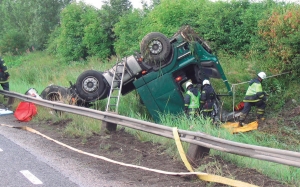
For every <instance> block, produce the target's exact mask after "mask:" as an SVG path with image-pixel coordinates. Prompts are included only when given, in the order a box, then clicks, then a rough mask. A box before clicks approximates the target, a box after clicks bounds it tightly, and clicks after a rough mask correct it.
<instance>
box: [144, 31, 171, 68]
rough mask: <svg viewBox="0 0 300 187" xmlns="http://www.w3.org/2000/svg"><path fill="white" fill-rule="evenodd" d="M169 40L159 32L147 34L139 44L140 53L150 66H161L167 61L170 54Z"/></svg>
mask: <svg viewBox="0 0 300 187" xmlns="http://www.w3.org/2000/svg"><path fill="white" fill-rule="evenodd" d="M171 49H172V48H171V43H170V40H169V39H168V38H167V37H166V36H165V35H163V34H161V33H159V32H151V33H149V34H147V35H146V36H145V37H144V38H143V40H142V42H141V45H140V50H141V53H142V55H143V57H144V59H145V60H146V61H147V62H148V63H147V65H150V66H158V65H160V66H162V65H164V64H165V63H168V60H169V59H168V57H170V56H171V55H170V54H171V52H172V50H171Z"/></svg>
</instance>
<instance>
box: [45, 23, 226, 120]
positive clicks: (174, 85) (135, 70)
mask: <svg viewBox="0 0 300 187" xmlns="http://www.w3.org/2000/svg"><path fill="white" fill-rule="evenodd" d="M120 64H124V65H125V67H126V69H125V74H124V77H123V81H122V82H123V84H122V95H125V94H127V93H129V92H131V91H133V90H137V92H138V94H139V96H140V98H141V100H142V103H143V104H144V105H145V107H146V108H147V110H148V111H149V113H150V114H151V115H152V117H153V118H154V120H159V113H171V114H178V113H181V112H182V111H183V107H184V93H185V89H184V85H185V83H186V82H187V81H188V80H190V81H192V82H193V84H197V85H201V84H202V82H203V80H204V79H210V78H216V79H222V80H223V82H224V84H225V87H226V88H227V90H228V93H227V94H228V95H231V89H230V86H229V83H228V81H227V78H226V76H225V74H224V71H223V69H222V66H221V64H220V63H219V61H218V59H217V57H216V56H215V55H213V54H212V52H211V49H210V47H209V46H208V45H207V44H206V42H205V41H204V40H203V39H202V38H200V37H199V36H198V35H197V34H196V33H195V32H194V31H193V30H192V29H191V28H190V27H189V26H184V27H182V28H181V29H180V30H179V31H178V32H177V33H176V34H174V36H173V37H172V38H170V39H169V38H167V37H166V36H164V35H163V34H161V33H158V32H152V33H149V34H147V35H146V36H145V37H144V38H143V40H142V42H141V44H140V53H136V54H134V55H132V56H129V57H126V58H123V59H122V60H121V61H120V62H117V64H116V65H115V66H114V67H112V68H111V69H109V70H106V71H104V72H99V71H95V70H87V71H85V72H83V73H82V74H81V75H80V76H79V77H78V78H77V81H76V84H75V85H72V84H71V87H70V88H67V89H66V90H63V88H61V87H57V86H54V87H56V89H55V90H59V89H61V91H63V92H64V93H67V94H66V95H71V98H76V100H77V101H78V102H77V104H78V105H82V104H84V105H85V106H89V104H90V103H91V102H94V101H96V100H100V99H104V98H107V97H108V95H109V93H110V90H111V89H113V88H115V87H120V85H117V84H114V82H113V74H114V72H118V71H120V70H118V67H119V65H120ZM119 79H121V77H119ZM45 90H46V89H45ZM45 90H44V91H43V92H42V97H43V98H44V99H50V97H49V96H52V98H53V94H54V95H55V92H51V91H49V90H51V87H49V89H48V91H45ZM52 90H53V89H52ZM50 93H51V94H50Z"/></svg>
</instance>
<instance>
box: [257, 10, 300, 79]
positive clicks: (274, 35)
mask: <svg viewBox="0 0 300 187" xmlns="http://www.w3.org/2000/svg"><path fill="white" fill-rule="evenodd" d="M259 28H260V31H259V34H260V36H261V37H262V39H263V40H264V41H266V42H267V43H268V51H267V55H268V56H269V57H271V58H274V59H276V60H277V61H279V63H273V64H268V66H269V67H271V70H272V71H273V72H274V73H278V72H281V71H287V70H293V71H294V72H297V74H296V75H299V73H300V70H299V69H300V61H299V57H300V6H283V7H279V8H277V9H275V10H274V11H273V12H272V13H271V15H270V16H269V17H268V18H267V19H263V20H261V21H260V23H259Z"/></svg>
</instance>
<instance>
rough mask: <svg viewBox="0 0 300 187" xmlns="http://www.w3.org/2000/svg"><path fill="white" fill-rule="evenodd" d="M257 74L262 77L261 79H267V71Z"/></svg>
mask: <svg viewBox="0 0 300 187" xmlns="http://www.w3.org/2000/svg"><path fill="white" fill-rule="evenodd" d="M257 76H258V77H259V78H261V79H265V78H266V77H267V75H266V73H265V72H259V73H258V74H257Z"/></svg>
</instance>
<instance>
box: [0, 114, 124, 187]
mask: <svg viewBox="0 0 300 187" xmlns="http://www.w3.org/2000/svg"><path fill="white" fill-rule="evenodd" d="M11 123H12V122H11V120H10V119H9V117H8V116H0V124H6V125H18V124H11ZM19 125H20V124H19ZM0 179H1V180H0V187H31V186H47V187H48V186H49V187H54V186H55V187H73V186H74V187H75V186H82V187H98V186H99V187H109V186H114V187H118V186H126V185H124V183H122V182H119V181H118V180H117V179H107V178H105V176H104V175H102V174H101V172H100V171H98V170H95V169H93V168H91V167H89V165H88V164H87V163H86V162H84V159H81V157H80V156H79V153H76V152H73V151H71V150H68V149H66V148H63V147H61V146H59V145H57V144H55V143H53V142H51V141H49V140H47V139H45V138H43V137H41V136H39V135H36V134H33V133H30V132H27V131H24V130H20V129H16V128H9V127H5V126H0Z"/></svg>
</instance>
